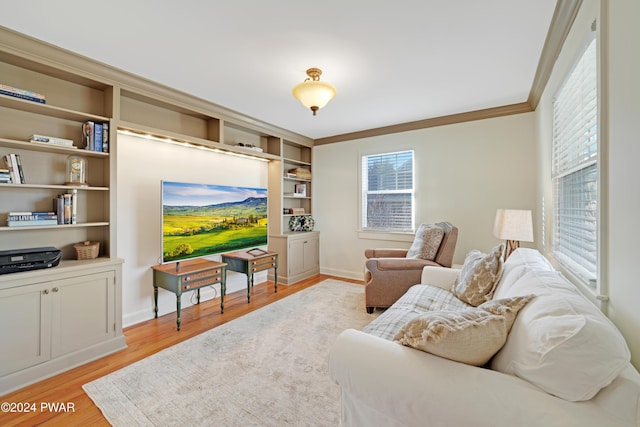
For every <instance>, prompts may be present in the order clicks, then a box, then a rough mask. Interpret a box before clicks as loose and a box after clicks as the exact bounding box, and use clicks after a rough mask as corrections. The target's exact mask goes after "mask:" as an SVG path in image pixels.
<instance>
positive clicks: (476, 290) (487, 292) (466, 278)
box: [451, 244, 504, 307]
mask: <svg viewBox="0 0 640 427" xmlns="http://www.w3.org/2000/svg"><path fill="white" fill-rule="evenodd" d="M503 250H504V245H502V244H500V245H498V246H496V247H494V248H493V249H492V250H491V252H489V253H488V254H484V253H482V252H480V251H478V250H476V249H474V250H472V251H471V252H469V253H468V254H467V256H466V258H465V260H464V264H463V265H462V269H461V271H460V275H459V276H458V279H457V280H456V283H455V284H454V285H453V288H452V289H451V291H452V292H453V294H454V295H455V296H456V297H458V298H460V299H461V300H462V301H464V302H466V303H467V304H470V305H473V306H476V307H477V306H479V305H480V304H482V303H483V302H486V301H489V300H490V299H491V297H492V296H493V291H494V290H495V287H496V285H497V284H498V280H500V275H501V273H502V252H503Z"/></svg>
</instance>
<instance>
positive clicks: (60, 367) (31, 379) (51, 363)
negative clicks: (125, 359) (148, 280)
mask: <svg viewBox="0 0 640 427" xmlns="http://www.w3.org/2000/svg"><path fill="white" fill-rule="evenodd" d="M124 348H127V342H126V339H125V337H124V335H120V336H117V337H113V338H111V339H109V340H107V341H103V342H100V343H98V344H95V345H92V346H90V347H87V348H83V349H81V350H78V351H75V352H72V353H68V354H65V355H63V356H60V357H56V358H55V359H51V360H48V361H47V362H44V363H40V364H38V365H35V366H31V367H29V368H25V369H22V370H20V371H17V372H13V373H11V374H8V375H5V376H3V377H1V378H0V396H3V395H5V394H8V393H10V392H12V391H15V390H18V389H20V388H22V387H26V386H28V385H31V384H34V383H37V382H39V381H42V380H44V379H46V378H50V377H52V376H54V375H58V374H60V373H62V372H66V371H68V370H71V369H73V368H76V367H78V366H81V365H84V364H86V363H89V362H92V361H94V360H97V359H100V358H102V357H105V356H107V355H109V354H111V353H115V352H117V351H120V350H122V349H124Z"/></svg>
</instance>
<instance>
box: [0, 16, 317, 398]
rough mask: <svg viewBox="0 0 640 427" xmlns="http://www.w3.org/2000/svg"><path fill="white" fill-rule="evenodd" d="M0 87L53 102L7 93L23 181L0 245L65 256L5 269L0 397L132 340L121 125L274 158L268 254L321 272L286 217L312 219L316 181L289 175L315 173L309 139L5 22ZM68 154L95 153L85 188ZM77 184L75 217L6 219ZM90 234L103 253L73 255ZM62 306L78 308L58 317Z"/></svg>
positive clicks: (6, 191)
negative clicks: (104, 137) (91, 133)
mask: <svg viewBox="0 0 640 427" xmlns="http://www.w3.org/2000/svg"><path fill="white" fill-rule="evenodd" d="M0 83H2V84H5V85H9V86H13V87H16V88H20V89H25V90H28V91H32V92H36V93H40V94H43V95H45V97H46V103H45V104H43V103H38V102H33V101H29V100H25V99H20V98H16V97H12V96H7V95H1V94H0V155H4V154H9V153H15V154H19V155H20V159H21V161H22V165H23V169H24V174H25V181H26V183H25V184H0V250H9V249H20V248H32V247H44V246H54V247H56V248H59V249H61V251H62V256H63V259H62V262H61V263H60V265H59V266H57V267H54V268H50V269H43V270H34V271H29V272H21V273H15V274H5V275H0V322H2V323H3V324H5V325H12V327H11V328H4V329H3V330H2V331H0V342H3V345H5V346H6V347H7V348H11V349H13V350H12V351H11V352H2V353H1V354H0V367H1V368H0V395H2V394H4V393H6V392H8V391H10V390H12V389H15V388H17V387H19V386H23V385H26V384H28V383H30V382H34V381H36V380H39V379H42V378H44V377H47V376H50V375H52V374H53V373H54V372H60V371H63V370H65V369H69V368H71V367H73V366H76V365H78V364H81V363H83V361H86V360H90V359H95V358H97V357H100V356H102V355H105V354H107V353H109V352H113V351H116V350H118V349H120V348H123V347H124V346H125V345H126V344H125V340H124V337H123V335H122V301H121V298H122V297H121V290H122V266H121V263H122V262H123V260H120V259H119V258H118V254H117V244H116V238H117V232H116V228H117V218H116V209H115V207H116V200H117V199H116V194H117V190H118V189H117V182H118V180H117V179H116V178H117V165H116V163H117V159H118V131H129V132H133V133H136V134H144V135H152V136H154V137H157V138H165V139H169V140H172V141H175V142H179V143H184V144H187V145H192V146H197V147H199V148H202V147H206V148H208V149H212V150H218V151H223V152H226V153H230V154H234V155H241V156H249V157H252V158H258V159H261V160H265V161H268V162H269V167H268V169H269V182H268V199H269V249H272V250H277V251H278V252H279V254H280V260H281V265H283V266H285V267H284V269H281V277H283V280H282V282H283V283H285V284H287V283H293V281H296V280H299V279H302V278H304V276H305V275H309V274H314V272H317V271H319V268H318V233H317V232H311V233H292V232H291V231H290V230H289V229H288V222H289V220H290V218H291V215H290V214H286V213H284V209H289V208H294V207H296V208H304V210H305V215H311V214H312V208H313V203H312V194H313V193H312V179H308V178H300V177H288V176H287V175H286V173H287V171H288V170H289V169H293V168H296V167H303V168H305V169H309V170H311V167H312V159H311V151H312V146H313V141H312V140H311V139H309V138H306V137H304V136H301V135H298V134H296V133H293V132H290V131H287V130H285V129H281V128H278V127H276V126H273V125H270V124H268V123H264V122H261V121H259V120H256V119H253V118H250V117H247V116H244V115H242V114H240V113H237V112H235V111H232V110H228V109H225V108H223V107H220V106H218V105H216V104H213V103H210V102H208V101H205V100H203V99H201V98H198V97H194V96H192V95H189V94H185V93H183V92H180V91H177V90H174V89H171V88H168V87H166V86H163V85H160V84H156V83H154V82H150V81H148V80H146V79H142V78H140V77H138V76H135V75H132V74H129V73H126V72H124V71H121V70H117V69H115V68H112V67H109V66H107V65H105V64H101V63H98V62H95V61H92V60H89V59H87V58H85V57H82V56H79V55H76V54H73V53H71V52H69V51H66V50H62V49H58V48H56V47H54V46H51V45H49V44H47V43H44V42H40V41H38V40H35V39H32V38H30V37H27V36H24V35H21V34H19V33H16V32H13V31H11V30H8V29H6V28H0ZM89 120H92V121H95V122H102V123H108V124H109V129H110V140H109V152H108V153H98V152H93V151H87V150H84V149H83V141H82V124H83V123H84V122H86V121H89ZM32 134H39V135H47V136H53V137H58V138H65V139H71V140H73V142H74V147H76V148H67V147H59V146H53V145H51V146H50V145H45V144H35V143H31V142H28V139H29V137H30V135H32ZM70 155H81V156H82V157H84V158H86V159H87V162H88V171H89V173H88V183H89V185H88V186H77V187H71V186H68V185H65V171H66V159H67V158H68V156H70ZM296 184H305V185H306V195H305V196H304V197H293V196H288V195H285V193H292V192H294V191H295V186H296ZM72 189H73V190H76V191H77V193H78V204H77V222H76V223H75V224H72V225H71V224H69V225H53V226H30V227H9V226H6V219H7V213H8V212H12V211H22V212H24V211H50V210H52V203H53V202H52V200H53V199H54V198H55V197H57V195H58V194H59V193H63V192H67V191H68V190H72ZM87 240H89V241H99V242H100V244H101V245H100V255H99V257H98V258H97V259H93V260H76V253H75V250H74V248H73V245H74V244H76V243H78V242H83V241H87ZM291 269H293V270H291ZM283 270H284V271H283ZM63 306H64V307H65V310H67V311H68V312H69V313H71V314H70V315H67V314H64V313H60V309H61V307H63ZM69 316H75V317H74V318H72V317H69ZM73 319H76V320H77V321H78V322H80V323H78V324H74V321H73ZM80 324H82V325H83V327H79V325H80ZM26 342H28V343H29V344H25V343H26ZM52 342H55V343H61V342H62V343H63V344H64V345H56V346H53V345H52Z"/></svg>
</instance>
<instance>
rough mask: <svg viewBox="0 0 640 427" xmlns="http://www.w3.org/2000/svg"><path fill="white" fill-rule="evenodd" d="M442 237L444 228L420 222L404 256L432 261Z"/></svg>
mask: <svg viewBox="0 0 640 427" xmlns="http://www.w3.org/2000/svg"><path fill="white" fill-rule="evenodd" d="M443 237H444V230H443V229H442V227H440V226H439V225H435V224H420V227H418V231H416V235H415V237H414V238H413V244H411V247H410V248H409V251H408V252H407V255H406V257H407V258H419V259H426V260H428V261H433V260H434V259H435V258H436V255H437V254H438V249H439V248H440V244H441V243H442V238H443Z"/></svg>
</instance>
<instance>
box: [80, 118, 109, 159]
mask: <svg viewBox="0 0 640 427" xmlns="http://www.w3.org/2000/svg"><path fill="white" fill-rule="evenodd" d="M82 142H83V144H84V149H85V150H89V151H98V152H101V153H108V152H109V123H98V122H94V121H92V120H89V121H87V122H85V123H84V124H83V125H82Z"/></svg>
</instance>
